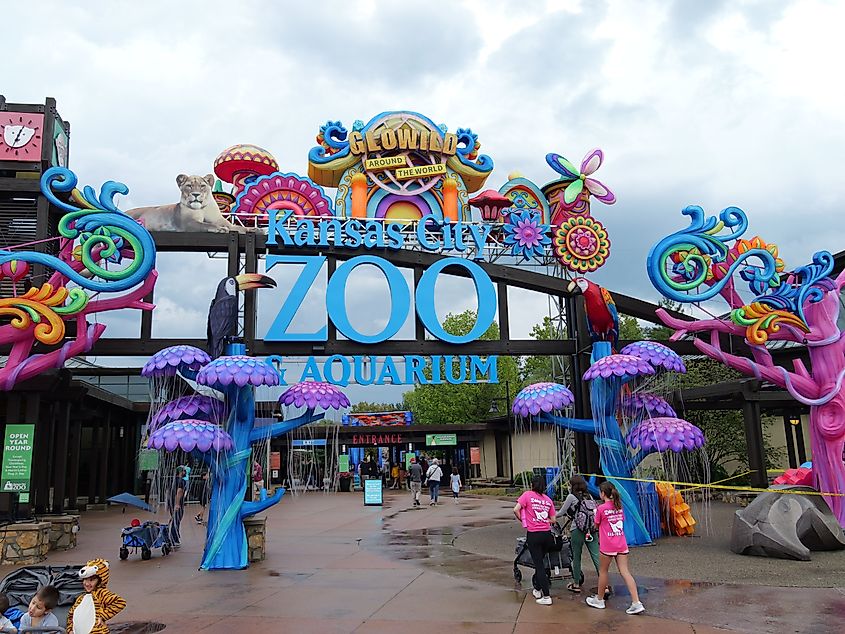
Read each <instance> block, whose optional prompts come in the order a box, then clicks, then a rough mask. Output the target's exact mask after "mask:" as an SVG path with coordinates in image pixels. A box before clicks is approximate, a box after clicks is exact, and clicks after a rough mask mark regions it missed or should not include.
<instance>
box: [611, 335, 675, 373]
mask: <svg viewBox="0 0 845 634" xmlns="http://www.w3.org/2000/svg"><path fill="white" fill-rule="evenodd" d="M620 353H621V354H630V355H633V356H635V357H639V358H640V359H645V360H646V361H648V362H649V363H651V364H652V365H653V366H654V367H655V368H658V369H659V368H665V369H666V370H670V371H672V372H680V373H681V374H685V373H686V371H687V366H685V365H684V360H683V359H681V357H679V356H678V353H677V352H675V351H674V350H672V349H671V348H668V347H666V346H664V345H663V344H662V343H657V342H656V341H635V342H634V343H629V344H628V345H627V346H625V347H624V348H622V350H620Z"/></svg>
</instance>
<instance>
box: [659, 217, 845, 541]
mask: <svg viewBox="0 0 845 634" xmlns="http://www.w3.org/2000/svg"><path fill="white" fill-rule="evenodd" d="M681 213H682V214H683V215H685V216H687V217H689V219H690V224H689V226H688V227H686V228H685V229H681V230H679V231H676V232H675V233H672V234H670V235H668V236H666V237H665V238H663V239H661V240H660V241H659V242H657V244H655V245H654V246H653V247H652V248H651V251H650V252H649V255H648V260H647V262H646V269H647V271H648V275H649V278H650V279H651V282H652V284H653V285H654V287H655V288H656V289H657V290H658V291H660V292H661V293H662V294H663V295H664V296H665V297H667V298H669V299H672V300H673V301H676V302H687V303H690V302H699V301H705V300H708V299H711V298H714V297H716V296H720V297H721V298H722V299H724V301H725V302H727V304H728V306H729V307H730V309H731V310H730V313H729V314H728V316H727V317H725V318H716V319H702V320H690V321H686V320H683V319H678V318H674V317H672V316H670V315H669V314H667V313H666V312H665V311H663V310H658V311H657V314H658V316H659V317H660V319H661V320H662V321H663V323H664V324H666V325H667V326H669V327H670V328H672V329H674V330H675V334H674V335H673V338H679V337H683V336H687V335H696V334H699V333H703V334H708V335H709V337H706V338H704V339H699V338H696V339H695V340H694V344H695V347H696V348H697V349H698V350H699V351H700V352H701V353H702V354H705V355H707V356H708V357H710V358H712V359H715V360H717V361H720V362H721V363H723V364H725V365H727V366H728V367H731V368H733V369H735V370H738V371H739V372H742V373H743V374H746V375H748V376H753V377H755V378H757V379H760V380H762V381H767V382H768V383H771V384H773V385H776V386H778V387H780V388H783V389H785V390H787V391H788V392H789V394H790V395H791V396H792V397H793V398H794V399H795V400H797V401H798V402H800V403H802V404H804V405H806V406H808V407H809V408H810V440H811V443H812V451H813V482H814V485H815V487H816V488H817V489H818V490H819V491H821V492H822V493H823V494H824V496H825V500H826V501H827V503H828V505H829V506H830V509H831V510H832V511H833V514H834V515H835V516H836V517H837V519H838V520H839V523H840V524H842V525H843V526H845V497H843V495H842V494H843V493H845V463H843V461H842V451H843V446H845V385H843V379H845V338H843V336H842V334H843V332H842V330H840V311H841V304H840V293H841V292H842V289H843V287H845V272H843V273H840V274H839V275H838V276H837V277H836V278H832V277H830V275H831V273H832V271H833V266H834V261H833V256H832V255H831V254H830V253H829V252H827V251H819V252H817V253H816V254H814V255H813V258H812V262H811V263H810V264H807V265H804V266H801V267H799V268H797V269H795V270H793V271H790V272H786V267H785V264H784V262H783V260H781V258H780V257H778V249H777V247H776V246H775V245H773V244H767V243H766V242H765V241H763V240H762V239H761V238H759V237H757V236H755V237H752V238H750V239H746V238H744V237H743V235H744V234H745V231H746V230H747V229H748V219H747V217H746V215H745V212H744V211H742V210H741V209H739V208H737V207H728V208H726V209H724V210H722V211H721V212H720V214H719V215H718V217H716V216H710V217H707V216H706V215H705V213H704V210H703V209H702V208H701V207H698V206H689V207H687V208H686V209H684V210H683V211H682V212H681ZM740 291H742V292H743V293H745V294H746V297H743V296H742V295H741V293H740ZM720 334H730V335H735V336H738V337H740V338H742V339H744V340H745V341H746V342H747V343H748V345H749V346H750V348H751V352H752V355H751V357H745V356H741V355H738V354H734V353H731V352H726V351H724V350H722V347H721V345H720V341H719V335H720ZM769 341H787V342H790V343H792V344H794V345H800V346H806V355H807V356H808V357H809V359H810V363H811V366H810V367H811V370H808V369H807V367H806V366H805V365H804V363H803V361H801V359H800V358H797V359H796V360H795V361H794V362H793V364H794V367H793V370H792V371H789V370H787V369H786V368H784V367H781V366H778V365H776V364H775V363H774V361H773V359H772V356H771V354H770V352H769V350H768V349H767V348H766V343H767V342H769Z"/></svg>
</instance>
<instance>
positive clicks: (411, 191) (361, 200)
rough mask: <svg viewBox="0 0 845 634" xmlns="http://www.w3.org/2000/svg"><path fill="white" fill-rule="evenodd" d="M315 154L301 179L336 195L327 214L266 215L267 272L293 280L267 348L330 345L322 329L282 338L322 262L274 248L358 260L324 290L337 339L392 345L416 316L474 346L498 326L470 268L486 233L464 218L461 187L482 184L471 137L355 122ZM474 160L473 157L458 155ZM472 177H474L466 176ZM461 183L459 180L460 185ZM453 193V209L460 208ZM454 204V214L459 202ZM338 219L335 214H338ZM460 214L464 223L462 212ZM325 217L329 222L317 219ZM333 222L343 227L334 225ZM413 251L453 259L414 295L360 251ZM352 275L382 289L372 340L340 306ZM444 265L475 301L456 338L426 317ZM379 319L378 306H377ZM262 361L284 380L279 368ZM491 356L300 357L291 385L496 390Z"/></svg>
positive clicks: (333, 126)
mask: <svg viewBox="0 0 845 634" xmlns="http://www.w3.org/2000/svg"><path fill="white" fill-rule="evenodd" d="M318 141H320V142H321V145H320V146H318V147H316V148H314V149H313V150H312V151H311V153H310V154H309V176H310V177H311V179H312V180H313V182H315V183H316V184H318V185H321V186H326V187H336V188H337V189H338V194H337V196H336V199H335V204H334V205H333V206H334V207H335V209H336V212H335V214H331V215H329V214H326V215H325V216H322V217H319V218H314V217H308V215H303V214H302V213H301V210H300V209H298V208H297V207H296V206H295V205H284V206H280V208H277V209H274V210H268V211H270V213H268V217H267V242H266V244H267V248H268V255H267V257H266V260H265V265H266V272H267V274H268V275H272V274H273V272H274V271H276V270H279V269H280V268H281V267H286V266H293V267H296V268H297V269H298V270H299V276H298V277H297V279H296V281H295V282H294V284H293V287H292V288H291V290H290V292H289V293H288V294H287V296H286V297H284V299H283V300H282V303H281V306H280V308H279V310H278V313H277V314H276V316H275V319H274V320H273V322H272V324H271V325H270V327H269V329H268V330H267V333H266V334H265V335H264V340H265V341H273V342H280V343H282V342H289V341H313V342H321V341H326V340H327V339H328V327H327V326H326V325H322V326H321V327H319V328H317V329H313V330H311V331H309V332H302V331H294V330H293V329H292V328H291V324H292V323H293V321H294V319H295V317H296V315H297V313H298V312H299V310H300V308H301V306H302V303H303V300H304V299H305V297H306V295H307V294H308V292H309V290H311V289H312V287H313V284H314V282H315V281H316V280H317V279H318V276H319V274H320V272H321V270H322V268H323V265H324V264H325V262H326V256H324V255H305V254H303V255H278V254H274V253H273V249H274V247H277V246H280V247H284V248H285V249H286V252H287V253H289V252H290V247H306V248H308V247H310V248H309V251H311V252H313V251H314V250H315V249H319V248H320V247H340V248H345V249H355V250H361V251H364V252H365V253H364V254H362V255H358V256H356V257H353V258H352V259H350V260H347V261H345V262H343V263H340V264H339V265H338V267H337V270H336V271H335V272H334V274H333V275H331V277H330V278H329V281H328V285H327V286H326V291H325V293H326V309H327V312H328V317H329V319H331V321H332V323H333V324H334V325H335V326H336V328H337V330H338V332H339V333H341V334H342V335H343V336H344V337H346V338H348V339H350V340H352V341H356V342H358V343H362V344H370V345H373V346H376V349H377V345H378V344H379V343H382V342H384V341H387V340H389V339H391V338H392V337H394V336H396V334H397V333H398V332H399V330H400V328H401V327H402V325H403V324H404V323H405V322H406V320H407V318H408V316H409V314H410V311H411V310H414V311H415V312H416V315H417V317H418V318H419V320H420V321H421V322H422V323H423V325H424V326H425V328H426V330H427V331H428V332H430V333H431V334H432V335H433V336H434V337H436V338H438V339H440V340H442V341H446V342H449V343H452V344H456V345H460V344H464V343H468V342H471V341H474V340H476V339H478V338H479V337H480V336H481V335H482V334H484V333H485V332H486V331H487V329H488V328H489V327H490V325H491V324H492V323H493V321H494V319H495V317H496V291H495V288H494V285H493V282H492V281H491V280H490V278H489V276H488V275H487V273H485V272H484V270H483V269H482V268H481V267H480V266H479V265H478V264H477V263H476V262H474V261H473V260H474V259H483V257H484V256H483V252H484V246H485V244H486V243H487V240H488V239H489V237H490V234H491V232H492V231H493V230H494V227H493V225H489V224H478V223H470V222H465V220H468V219H469V209H468V205H467V192H468V191H470V190H469V189H468V186H467V182H466V181H467V180H469V181H470V183H469V187H472V188H473V190H475V189H478V188H480V187H481V185H483V183H484V180H485V179H486V175H487V174H489V172H490V171H491V170H492V161H490V160H489V159H487V158H486V157H484V159H485V160H483V161H482V162H481V166H479V163H478V162H476V161H475V160H474V159H476V157H477V141H476V138H475V135H473V134H472V132H471V131H469V130H459V133H458V134H452V133H448V132H445V131H444V130H442V129H441V128H440V127H438V126H436V125H434V123H433V122H431V121H430V120H429V119H427V118H425V117H423V116H421V115H418V114H415V113H407V112H391V113H383V114H381V115H379V116H377V117H375V118H374V119H373V120H371V121H370V122H369V123H368V124H367V125H361V124H360V123H358V124H356V126H355V127H354V128H353V130H352V131H351V132H350V133H348V135H347V134H346V132H345V130H343V128H342V126H341V125H340V124H339V123H331V122H330V123H328V124H326V126H323V128H322V129H321V133H320V135H319V136H318ZM472 154H474V156H472V157H471V158H467V156H469V155H472ZM473 172H474V173H473ZM464 176H466V177H467V178H466V179H465V178H464ZM459 192H460V194H462V195H463V201H461V200H459V195H460V194H459ZM462 203H463V204H462ZM338 210H339V211H340V212H341V213H340V214H337V211H338ZM462 211H463V213H461V212H462ZM327 216H328V217H327ZM338 216H341V217H338ZM409 247H414V248H417V249H420V250H426V251H431V252H438V253H441V252H452V253H459V254H460V255H462V256H463V257H446V258H443V259H442V260H438V261H437V262H436V263H435V264H434V265H432V266H431V267H429V268H428V269H426V271H425V272H424V273H423V275H422V277H421V278H420V279H419V281H418V283H417V286H416V288H415V289H414V294H413V297H414V298H415V301H414V302H413V308H412V301H411V289H410V288H409V287H408V283H407V282H406V280H405V277H404V276H403V275H402V273H401V272H400V270H399V268H397V267H396V266H395V265H394V264H393V263H391V262H390V261H389V260H387V259H385V258H383V257H380V256H378V255H374V254H372V253H366V252H367V251H370V250H375V249H378V250H384V249H388V250H398V249H404V248H409ZM360 266H369V267H372V268H374V269H377V271H378V273H379V274H380V275H383V276H384V279H385V280H386V282H387V286H388V293H389V296H390V304H389V311H390V312H389V315H387V321H386V323H385V325H384V327H383V328H382V329H381V331H380V332H378V333H375V334H365V333H362V332H360V331H359V330H358V329H357V328H355V326H353V324H352V322H351V320H350V315H349V311H348V308H347V305H346V287H347V283H348V281H349V278H350V275H351V274H352V272H353V271H354V270H355V269H356V268H358V267H360ZM447 267H460V268H463V269H464V270H465V272H466V274H467V276H468V277H469V278H470V279H471V280H472V282H473V284H474V287H475V293H476V297H477V303H478V310H477V318H476V323H475V325H474V326H473V328H472V329H471V330H470V331H469V332H468V333H466V334H465V335H453V334H451V333H449V332H447V331H446V330H445V329H444V328H443V325H442V324H441V323H440V320H439V319H438V317H437V314H436V311H435V301H434V300H435V286H436V283H437V278H438V277H439V275H440V274H441V273H442V272H443V270H444V269H446V268H447ZM385 310H387V307H386V306H385ZM268 361H269V362H270V363H272V364H274V365H275V366H276V367H277V368H279V369H280V370H282V372H284V368H283V366H284V359H283V358H282V357H280V356H272V357H270V358H269V359H268ZM497 362H498V358H497V357H495V356H488V357H480V356H478V355H432V356H431V357H423V356H421V355H405V356H403V357H401V358H397V357H392V356H386V357H383V358H381V359H379V360H378V361H376V357H370V356H363V355H356V356H353V357H347V356H343V355H333V356H330V357H328V358H326V359H324V360H318V359H317V358H316V357H313V356H312V357H308V358H307V359H306V361H305V366H304V369H303V371H302V375H301V376H300V377H299V380H301V381H304V380H318V381H320V380H323V381H328V382H330V383H335V384H338V385H346V384H348V383H350V382H355V383H358V384H361V385H382V384H385V383H391V384H395V385H397V384H414V383H420V384H442V383H445V382H449V383H453V384H457V383H477V382H492V383H497V382H498V369H497Z"/></svg>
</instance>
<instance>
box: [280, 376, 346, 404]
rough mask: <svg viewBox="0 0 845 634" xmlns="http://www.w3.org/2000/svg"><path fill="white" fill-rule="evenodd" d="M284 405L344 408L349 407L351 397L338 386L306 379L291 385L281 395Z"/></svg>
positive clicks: (281, 401)
mask: <svg viewBox="0 0 845 634" xmlns="http://www.w3.org/2000/svg"><path fill="white" fill-rule="evenodd" d="M279 403H281V404H282V405H293V406H295V407H306V408H308V409H316V408H318V407H321V408H323V409H342V408H344V407H349V399H348V398H347V396H346V394H344V393H343V392H342V391H341V390H340V389H339V388H338V387H337V386H335V385H333V384H331V383H323V382H320V381H306V382H304V383H297V384H296V385H292V386H290V387H289V388H288V389H287V390H285V391H284V392H283V393H282V395H281V396H280V397H279Z"/></svg>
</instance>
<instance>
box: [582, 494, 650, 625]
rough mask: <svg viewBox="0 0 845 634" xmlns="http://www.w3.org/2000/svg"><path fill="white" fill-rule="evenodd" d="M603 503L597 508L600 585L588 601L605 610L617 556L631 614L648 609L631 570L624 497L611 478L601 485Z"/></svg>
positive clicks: (593, 605)
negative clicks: (644, 605) (608, 578)
mask: <svg viewBox="0 0 845 634" xmlns="http://www.w3.org/2000/svg"><path fill="white" fill-rule="evenodd" d="M599 491H600V493H601V499H602V502H603V504H600V505H599V506H598V508H596V522H595V524H596V530H598V533H599V587H598V589H597V593H596V594H595V595H593V596H591V597H587V605H589V606H591V607H594V608H598V609H599V610H603V609H604V608H605V605H604V599H602V598H600V597H603V596H605V594H604V593H605V591H606V590H607V577H608V571H609V570H610V562H611V561H612V560H614V559H615V560H616V567H617V568H618V569H619V574H620V575H622V579H623V580H624V581H625V585H626V586H627V587H628V592H630V593H631V606H630V607H629V608H628V609H627V610H625V611H626V612H627V613H628V614H639V613H640V612H645V607H643V604H642V603H641V602H640V595H639V594H638V593H637V583H636V582H635V581H634V577H632V576H631V572H630V571H629V570H628V542H627V541H626V540H625V530H624V524H625V514H624V513H623V511H622V500H620V499H619V491H617V490H616V487H615V486H613V484H612V483H610V482H602V483H601V486H600V487H599Z"/></svg>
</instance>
